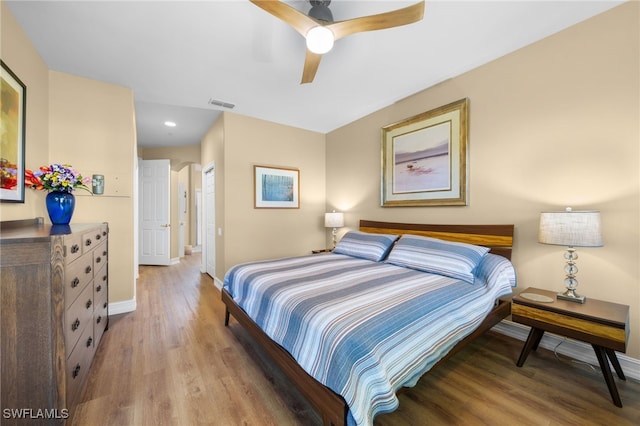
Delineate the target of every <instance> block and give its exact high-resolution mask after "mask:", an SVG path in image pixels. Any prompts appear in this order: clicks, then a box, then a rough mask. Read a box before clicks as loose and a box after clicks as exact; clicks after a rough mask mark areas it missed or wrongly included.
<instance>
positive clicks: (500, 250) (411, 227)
mask: <svg viewBox="0 0 640 426" xmlns="http://www.w3.org/2000/svg"><path fill="white" fill-rule="evenodd" d="M513 228H514V227H513V225H422V224H415V223H394V222H375V221H372V220H361V221H360V231H362V232H371V233H375V234H398V235H402V234H412V235H422V236H424V237H431V238H439V239H441V240H447V241H456V242H461V243H467V244H475V245H477V246H484V247H489V248H490V249H491V253H493V254H499V255H500V256H504V257H506V258H507V259H511V249H512V247H513Z"/></svg>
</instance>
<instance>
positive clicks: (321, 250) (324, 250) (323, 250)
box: [311, 248, 333, 254]
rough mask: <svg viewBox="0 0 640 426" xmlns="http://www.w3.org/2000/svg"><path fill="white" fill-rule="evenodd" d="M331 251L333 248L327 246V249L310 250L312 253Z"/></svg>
mask: <svg viewBox="0 0 640 426" xmlns="http://www.w3.org/2000/svg"><path fill="white" fill-rule="evenodd" d="M332 251H333V249H330V248H327V249H318V250H311V253H312V254H318V253H331V252H332Z"/></svg>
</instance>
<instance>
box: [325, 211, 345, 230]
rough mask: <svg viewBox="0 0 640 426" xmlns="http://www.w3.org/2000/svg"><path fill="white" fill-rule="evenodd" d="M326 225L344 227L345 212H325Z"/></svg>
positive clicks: (327, 226) (326, 226) (328, 226)
mask: <svg viewBox="0 0 640 426" xmlns="http://www.w3.org/2000/svg"><path fill="white" fill-rule="evenodd" d="M324 226H325V228H342V227H343V226H344V213H336V212H333V213H325V214H324Z"/></svg>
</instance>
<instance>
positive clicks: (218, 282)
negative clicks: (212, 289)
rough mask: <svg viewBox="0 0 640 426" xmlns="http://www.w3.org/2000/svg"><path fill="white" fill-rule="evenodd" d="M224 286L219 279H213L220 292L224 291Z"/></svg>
mask: <svg viewBox="0 0 640 426" xmlns="http://www.w3.org/2000/svg"><path fill="white" fill-rule="evenodd" d="M222 284H223V283H222V281H220V280H219V279H218V277H214V278H213V285H215V286H216V288H217V289H218V290H222Z"/></svg>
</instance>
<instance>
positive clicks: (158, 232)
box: [138, 160, 171, 265]
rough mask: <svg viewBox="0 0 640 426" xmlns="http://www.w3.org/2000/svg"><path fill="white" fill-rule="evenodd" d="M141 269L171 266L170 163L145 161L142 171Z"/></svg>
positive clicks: (140, 188)
mask: <svg viewBox="0 0 640 426" xmlns="http://www.w3.org/2000/svg"><path fill="white" fill-rule="evenodd" d="M139 175H140V176H139V184H140V187H139V190H140V194H139V197H140V204H141V205H140V242H139V243H140V246H139V247H140V253H139V256H138V257H139V261H140V264H141V265H169V263H170V259H169V256H170V243H171V238H170V237H171V232H170V230H171V228H170V226H171V222H170V195H171V194H170V184H171V165H170V163H169V160H142V161H141V162H140V169H139Z"/></svg>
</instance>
